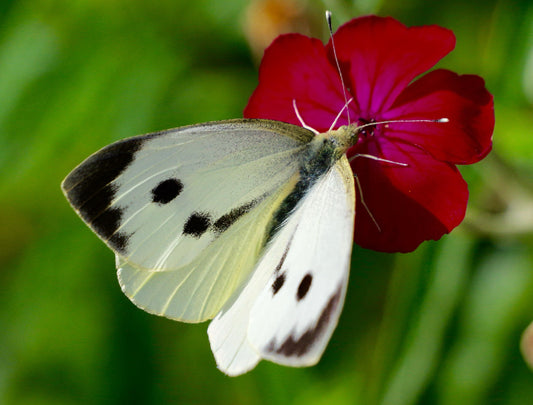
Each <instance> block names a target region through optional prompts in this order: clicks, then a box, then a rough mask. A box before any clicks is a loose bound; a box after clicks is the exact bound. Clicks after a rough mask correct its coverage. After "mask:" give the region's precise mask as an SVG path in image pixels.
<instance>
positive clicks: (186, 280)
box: [62, 76, 445, 375]
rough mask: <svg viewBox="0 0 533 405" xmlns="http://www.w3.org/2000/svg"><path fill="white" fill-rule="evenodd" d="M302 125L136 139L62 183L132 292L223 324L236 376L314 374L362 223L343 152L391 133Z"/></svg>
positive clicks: (146, 305)
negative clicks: (285, 370) (272, 368)
mask: <svg viewBox="0 0 533 405" xmlns="http://www.w3.org/2000/svg"><path fill="white" fill-rule="evenodd" d="M341 80H342V76H341ZM343 87H344V86H343ZM349 102H350V100H346V105H345V106H344V108H346V106H347V105H348V103H349ZM344 108H343V110H344ZM294 109H295V112H296V114H297V115H298V118H300V116H299V114H298V110H297V108H296V105H295V102H294ZM343 110H341V112H340V113H339V115H338V116H337V118H338V117H339V116H340V114H341V113H342V111H343ZM300 121H301V123H302V125H303V127H300V126H295V125H291V124H287V123H283V122H278V121H270V120H263V119H237V120H228V121H218V122H209V123H204V124H198V125H192V126H187V127H181V128H176V129H170V130H167V131H162V132H157V133H152V134H147V135H141V136H136V137H133V138H129V139H125V140H122V141H118V142H115V143H113V144H111V145H109V146H106V147H104V148H103V149H101V150H100V151H98V152H96V153H95V154H93V155H91V156H90V157H88V158H87V159H86V160H85V161H84V162H82V163H81V164H80V165H79V166H78V167H76V168H75V169H74V170H73V171H72V172H71V173H70V174H69V175H68V176H67V177H66V178H65V180H64V181H63V183H62V190H63V192H64V194H65V196H66V197H67V199H68V201H69V202H70V204H71V205H72V207H73V208H74V209H75V211H76V212H77V213H78V214H79V216H80V217H81V218H82V219H83V220H84V221H85V222H86V223H87V225H88V226H89V227H90V228H91V229H92V230H93V231H94V232H95V233H96V234H97V235H98V236H99V237H100V238H101V239H102V240H103V241H104V242H105V243H106V244H107V245H108V246H109V247H110V248H111V249H112V250H113V252H114V253H115V255H116V266H117V269H118V279H119V283H120V286H121V288H122V291H123V292H124V293H125V294H126V295H127V296H128V297H129V299H130V300H131V301H132V302H133V303H135V304H136V305H137V306H139V307H140V308H142V309H144V310H146V311H148V312H150V313H154V314H157V315H162V316H166V317H168V318H171V319H175V320H179V321H184V322H202V321H205V320H208V319H213V321H212V322H211V324H210V325H209V328H208V335H209V340H210V344H211V349H212V351H213V354H214V356H215V360H216V362H217V365H218V367H219V368H220V369H221V370H222V371H223V372H225V373H226V374H229V375H239V374H242V373H244V372H246V371H248V370H250V369H252V368H253V367H255V365H256V364H257V363H258V362H259V361H260V360H261V359H268V360H271V361H273V362H275V363H279V364H284V365H289V366H309V365H312V364H315V363H316V362H318V360H319V359H320V357H321V355H322V353H323V351H324V349H325V347H326V345H327V342H328V341H329V339H330V337H331V335H332V333H333V331H334V329H335V326H336V324H337V320H338V318H339V315H340V312H341V309H342V306H343V302H344V296H345V293H346V286H347V281H348V272H349V266H350V257H351V249H352V238H353V226H354V218H355V211H354V207H355V190H354V176H353V173H352V170H351V168H350V165H349V162H348V159H347V157H346V155H345V152H346V151H347V150H348V148H350V147H351V146H353V145H355V143H356V142H357V139H358V134H359V132H360V131H361V130H362V129H363V128H365V127H367V126H372V125H377V124H383V123H386V122H381V123H371V124H367V125H362V126H359V127H358V126H357V125H356V124H350V125H347V126H342V127H340V128H339V129H337V130H333V129H332V128H334V126H335V124H336V120H335V122H334V123H333V124H332V126H331V129H330V130H329V131H326V132H324V133H318V132H317V131H315V130H313V129H312V128H310V127H308V126H307V125H305V123H304V122H303V120H302V119H301V118H300ZM421 121H425V120H412V121H410V122H421ZM428 121H429V122H445V121H443V120H426V122H428ZM396 122H402V121H396ZM404 122H405V121H404ZM359 156H362V155H359ZM365 156H366V155H365ZM366 157H369V158H373V157H372V156H366ZM375 159H377V160H383V159H379V158H375ZM386 162H389V163H393V164H401V163H397V162H390V161H386ZM369 213H370V212H369ZM376 225H377V224H376Z"/></svg>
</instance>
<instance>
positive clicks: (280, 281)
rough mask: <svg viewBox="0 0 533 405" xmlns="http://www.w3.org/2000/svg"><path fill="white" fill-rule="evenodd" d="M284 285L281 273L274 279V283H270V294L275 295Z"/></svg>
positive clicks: (283, 275) (283, 274) (283, 276)
mask: <svg viewBox="0 0 533 405" xmlns="http://www.w3.org/2000/svg"><path fill="white" fill-rule="evenodd" d="M284 283H285V273H281V274H280V275H278V276H277V277H276V279H275V280H274V283H272V294H273V295H276V294H277V292H278V291H279V289H280V288H281V287H283V284H284Z"/></svg>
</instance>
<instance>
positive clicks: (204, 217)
mask: <svg viewBox="0 0 533 405" xmlns="http://www.w3.org/2000/svg"><path fill="white" fill-rule="evenodd" d="M210 226H211V216H210V215H209V214H206V213H204V212H195V213H193V214H191V216H190V217H189V219H187V222H186V223H185V226H184V227H183V234H185V235H191V236H194V237H195V238H199V237H200V236H202V235H203V234H204V233H205V232H206V231H207V230H208V229H209V227H210Z"/></svg>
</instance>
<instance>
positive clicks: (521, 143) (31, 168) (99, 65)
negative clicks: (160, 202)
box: [0, 0, 533, 405]
mask: <svg viewBox="0 0 533 405" xmlns="http://www.w3.org/2000/svg"><path fill="white" fill-rule="evenodd" d="M269 3H272V4H269V6H268V7H267V8H266V9H265V8H261V6H258V5H257V4H256V3H255V4H252V5H251V3H250V2H248V1H244V0H225V1H216V2H215V1H208V0H196V1H179V0H177V1H171V0H160V1H156V2H149V1H141V0H18V1H16V0H11V1H9V0H3V1H1V2H0V264H1V267H0V291H1V292H0V328H1V330H0V403H1V404H107V403H109V404H126V403H128V404H132V403H135V404H152V403H210V404H217V403H221V404H271V403H288V404H332V403H334V404H386V405H394V404H398V405H400V404H443V405H448V404H453V405H456V404H525V403H531V402H529V401H533V400H532V398H533V373H532V372H531V371H530V369H528V367H527V365H526V363H525V361H524V359H523V357H522V355H521V353H520V348H519V342H520V336H521V334H522V332H523V330H524V329H525V328H526V326H527V325H528V324H529V323H530V322H531V321H533V255H532V251H533V249H532V248H533V131H532V128H533V114H532V113H533V4H532V2H531V1H530V0H522V1H518V0H517V1H503V0H502V1H494V0H475V1H470V2H463V1H460V0H455V1H444V0H443V1H440V2H426V1H423V0H403V1H402V2H397V1H379V0H366V1H361V2H359V1H354V2H348V1H343V0H337V1H311V0H310V1H308V2H306V3H302V4H304V5H303V7H302V8H301V9H300V6H298V5H297V4H296V3H294V4H293V3H292V2H289V1H288V0H287V1H286V2H282V3H283V4H285V5H284V6H283V7H281V8H280V7H279V5H278V6H276V5H275V4H274V3H275V2H272V1H270V2H269ZM276 7H277V8H276ZM284 7H285V8H284ZM326 8H327V9H330V10H332V11H333V13H334V24H335V25H336V26H338V25H339V24H340V23H342V22H345V21H347V20H348V19H350V18H352V17H355V16H358V15H362V14H368V13H377V14H379V15H392V16H394V17H396V18H398V19H399V20H401V21H402V22H404V23H405V24H407V25H423V24H439V25H442V26H445V27H447V28H450V29H452V30H453V31H454V32H455V34H456V36H457V48H456V50H455V51H454V52H452V54H450V55H449V56H448V57H446V58H445V59H444V60H443V61H442V62H441V63H440V64H439V66H440V67H445V68H449V69H452V70H454V71H457V72H459V73H475V74H479V75H481V76H483V77H484V78H485V80H486V83H487V87H488V88H489V90H490V91H491V92H492V93H493V94H494V96H495V104H496V122H497V125H496V131H495V136H494V152H493V153H492V154H491V156H490V157H489V158H488V159H486V160H485V161H483V162H482V163H481V164H477V165H474V166H472V167H465V168H462V169H461V170H462V172H463V174H464V176H465V178H466V179H467V180H468V182H469V185H470V190H471V199H470V203H469V211H468V215H467V219H466V220H465V222H464V224H463V225H461V226H460V227H459V228H457V229H456V230H455V231H454V232H453V233H452V234H451V235H450V236H446V237H444V238H442V240H440V241H438V242H426V243H424V244H423V245H422V246H420V248H418V249H417V250H416V251H415V252H413V253H410V254H405V255H399V254H398V255H392V254H380V253H376V252H372V251H365V250H363V249H360V248H356V249H355V250H354V255H353V266H352V271H351V276H350V277H351V278H350V285H349V289H348V296H347V300H346V304H345V308H344V312H343V314H342V317H341V319H340V323H339V326H338V328H337V330H336V332H335V334H334V336H333V338H332V340H331V342H330V344H329V346H328V348H327V350H326V353H325V355H324V357H323V359H322V361H321V362H320V363H319V364H318V365H317V366H315V367H312V368H306V369H291V368H285V367H281V366H277V365H274V364H271V363H267V362H262V363H261V364H260V365H259V366H258V367H257V368H256V369H255V370H253V371H252V372H250V373H248V374H246V375H244V376H242V377H238V378H229V377H226V376H225V375H223V374H222V373H220V372H219V371H218V370H217V369H216V366H215V363H214V360H213V357H212V354H211V351H210V348H209V343H208V340H207V336H206V328H207V324H200V325H187V324H182V323H178V322H173V321H170V320H168V319H164V318H159V317H156V316H152V315H149V314H147V313H145V312H143V311H141V310H139V309H137V308H136V307H135V306H134V305H133V304H131V303H130V302H129V300H128V299H127V298H126V297H125V296H124V295H123V294H122V292H121V291H120V288H119V286H118V283H117V280H116V275H115V268H114V258H113V254H112V253H111V251H109V250H108V249H107V247H105V246H104V244H103V243H101V242H100V241H99V240H98V239H97V237H96V236H95V235H93V234H92V232H91V231H90V230H89V229H88V228H87V227H86V226H85V225H84V224H83V223H82V222H81V221H80V220H79V218H78V217H77V216H76V215H75V214H74V212H73V211H72V209H71V208H70V207H69V206H68V204H67V202H66V200H65V199H64V197H63V195H62V194H61V191H60V188H59V185H60V182H61V180H62V178H63V177H64V176H65V175H66V174H67V173H68V172H69V171H70V170H71V169H72V168H73V167H74V166H75V165H76V164H78V163H80V162H81V161H82V160H83V159H84V158H85V157H87V156H88V155H89V154H91V153H92V152H94V151H96V150H97V149H99V148H100V147H103V146H105V145H106V144H108V143H110V142H112V141H114V140H117V139H120V138H123V137H127V136H132V135H136V134H140V133H145V132H150V131H155V130H160V129H165V128H171V127H176V126H181V125H186V124H193V123H198V122H203V121H211V120H219V119H226V118H236V117H240V116H242V109H243V107H244V106H245V105H246V102H247V100H248V97H249V95H250V94H251V93H252V91H253V89H254V87H255V85H256V83H257V82H256V80H257V79H256V78H257V64H258V61H259V59H260V55H261V52H262V50H261V49H262V46H263V44H264V43H265V41H266V42H268V41H270V38H269V34H268V30H265V31H262V30H261V29H262V28H261V27H262V26H261V24H259V22H261V21H263V22H264V21H272V26H273V27H274V31H276V30H278V29H279V30H286V29H289V30H295V31H300V32H305V33H307V34H312V35H313V36H315V37H320V38H322V39H323V40H327V33H326V26H325V22H324V20H323V17H322V15H323V11H324V10H325V9H326ZM246 27H248V28H246ZM245 33H247V35H246V34H245ZM280 63H283V61H280Z"/></svg>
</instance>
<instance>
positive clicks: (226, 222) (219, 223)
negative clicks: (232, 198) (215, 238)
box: [213, 200, 257, 234]
mask: <svg viewBox="0 0 533 405" xmlns="http://www.w3.org/2000/svg"><path fill="white" fill-rule="evenodd" d="M256 204H257V201H256V200H254V201H251V202H249V203H247V204H244V205H241V206H240V207H237V208H233V209H232V210H231V211H230V212H228V213H227V214H224V215H222V216H221V217H220V218H219V219H217V220H216V221H215V223H214V224H213V228H214V231H215V232H216V233H217V234H221V233H222V232H224V231H225V230H226V229H228V228H229V227H230V226H231V225H233V224H234V223H235V221H237V220H238V219H239V218H240V217H242V216H243V215H244V214H246V213H247V212H248V211H250V210H251V209H252V208H253V207H254V206H255V205H256Z"/></svg>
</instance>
